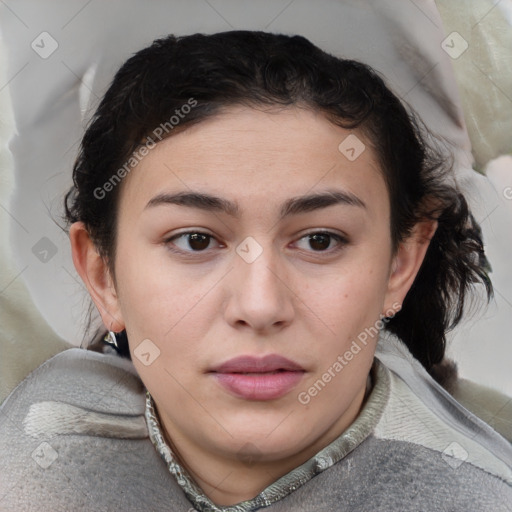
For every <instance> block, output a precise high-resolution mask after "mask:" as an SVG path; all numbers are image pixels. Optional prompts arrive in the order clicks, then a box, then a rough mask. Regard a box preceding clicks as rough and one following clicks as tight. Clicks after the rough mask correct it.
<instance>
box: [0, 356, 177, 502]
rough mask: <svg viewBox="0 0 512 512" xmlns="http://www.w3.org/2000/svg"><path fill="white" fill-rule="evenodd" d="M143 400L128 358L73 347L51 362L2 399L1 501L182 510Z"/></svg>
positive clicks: (47, 362)
mask: <svg viewBox="0 0 512 512" xmlns="http://www.w3.org/2000/svg"><path fill="white" fill-rule="evenodd" d="M144 409H145V388H144V386H143V384H142V382H141V381H140V379H139V377H138V376H137V373H136V371H135V368H134V367H133V364H132V363H131V362H130V361H129V360H127V359H122V358H120V357H119V356H117V355H107V354H100V353H97V352H91V351H87V350H84V349H77V348H73V349H69V350H65V351H63V352H61V353H59V354H57V355H56V356H54V357H52V358H51V359H49V360H48V361H46V362H45V363H44V364H42V365H41V366H40V367H39V368H37V369H36V370H34V371H33V372H32V373H31V374H30V375H29V376H28V377H27V378H26V379H25V380H24V381H23V382H22V383H21V384H19V385H18V387H17V388H16V389H15V390H14V391H13V392H12V393H11V394H10V395H9V397H8V398H7V399H6V400H5V401H4V403H3V404H2V406H1V408H0V460H2V473H4V472H5V474H2V478H0V496H1V497H2V499H1V503H2V510H13V511H14V510H16V511H20V510H69V505H70V504H71V503H73V504H74V507H75V508H74V510H115V509H117V508H119V509H121V510H127V511H131V510H143V509H144V510H168V509H169V508H168V507H169V506H170V509H173V506H174V505H175V506H176V508H175V510H181V508H182V507H181V505H179V504H180V503H183V504H185V503H186V502H184V501H183V497H182V495H181V491H179V489H177V488H176V485H175V484H174V483H173V481H172V479H171V477H170V474H169V472H168V471H167V470H166V467H165V464H164V463H163V461H162V460H161V459H160V458H159V457H158V455H157V454H156V452H155V450H154V448H153V446H152V445H151V441H150V440H149V438H148V433H147V426H146V423H145V419H144ZM169 504H170V505H169ZM184 510H187V508H185V509H184Z"/></svg>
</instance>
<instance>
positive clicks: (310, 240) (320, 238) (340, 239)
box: [299, 231, 348, 252]
mask: <svg viewBox="0 0 512 512" xmlns="http://www.w3.org/2000/svg"><path fill="white" fill-rule="evenodd" d="M333 239H334V240H335V241H336V242H337V243H338V246H337V247H336V248H334V249H331V250H329V247H330V245H331V242H332V240H333ZM300 240H305V241H306V243H307V244H309V246H310V247H312V248H313V249H314V252H335V251H338V250H341V249H342V248H343V247H344V246H345V245H346V244H347V243H348V240H347V239H346V238H345V237H344V236H342V235H338V234H337V233H332V232H330V231H315V232H312V233H308V234H306V235H305V236H303V237H302V238H301V239H300ZM300 240H299V242H300Z"/></svg>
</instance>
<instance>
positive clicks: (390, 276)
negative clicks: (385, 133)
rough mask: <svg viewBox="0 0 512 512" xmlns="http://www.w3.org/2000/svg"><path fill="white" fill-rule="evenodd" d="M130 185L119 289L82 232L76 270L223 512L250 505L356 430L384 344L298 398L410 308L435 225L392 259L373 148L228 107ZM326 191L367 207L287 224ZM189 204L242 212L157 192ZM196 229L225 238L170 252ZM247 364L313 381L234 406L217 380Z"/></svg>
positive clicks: (290, 115) (157, 154)
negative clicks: (271, 365) (230, 205)
mask: <svg viewBox="0 0 512 512" xmlns="http://www.w3.org/2000/svg"><path fill="white" fill-rule="evenodd" d="M350 133H354V134H356V135H357V136H358V137H359V138H360V140H362V141H363V142H364V143H365V145H366V149H365V151H363V153H362V154H361V155H360V156H359V157H358V158H357V159H355V160H354V161H349V160H348V159H347V158H346V157H345V155H344V154H342V153H341V152H340V151H339V150H338V146H339V144H340V143H341V142H342V141H343V140H344V139H345V138H346V137H347V136H348V135H349V134H350ZM122 187H123V188H122V191H121V192H122V193H121V199H120V205H119V206H120V208H119V219H118V228H119V231H118V239H117V247H118V249H117V259H116V261H115V274H116V276H115V277H116V279H115V280H114V279H113V278H112V276H110V275H109V273H108V270H107V267H106V265H105V262H104V261H103V260H102V259H101V258H100V257H99V255H98V253H97V251H96V248H95V247H94V245H93V243H92V242H91V240H90V238H89V236H88V234H87V231H86V230H85V228H84V225H83V224H82V223H80V222H78V223H75V224H73V225H72V226H71V230H70V240H71V246H72V254H73V261H74V264H75V267H76V269H77V271H78V273H79V274H80V276H81V277H82V279H83V281H84V283H85V284H86V286H87V287H88V290H89V293H90V295H91V297H92V299H93V300H94V302H95V304H96V306H97V308H98V310H99V312H100V314H101V315H102V319H103V322H104V324H105V326H106V327H107V328H110V329H112V330H114V331H121V330H122V329H123V328H126V331H127V334H128V338H129V343H130V350H131V352H132V359H133V362H134V365H135V367H136V369H137V371H138V372H139V375H140V377H141V379H142V381H143V382H144V384H145V385H146V387H147V388H148V390H149V391H150V393H151V394H152V396H153V398H154V400H155V403H156V406H157V410H158V414H159V416H160V418H161V421H162V423H163V427H164V430H165V433H166V436H167V440H168V443H169V444H170V445H171V447H172V448H173V450H174V451H175V453H176V454H177V456H178V458H179V459H180V461H181V463H182V464H183V465H184V466H185V467H186V468H187V469H188V470H189V472H190V473H191V474H192V476H193V478H194V479H195V480H196V482H197V483H198V484H199V485H200V486H201V488H202V489H203V490H204V492H205V494H206V495H207V496H209V497H210V499H212V501H214V502H215V503H216V504H218V505H231V504H235V503H238V502H240V501H243V500H246V499H250V498H252V497H254V496H256V495H257V494H258V493H259V492H261V491H262V490H263V489H264V488H265V487H267V486H268V485H269V484H271V483H272V482H274V481H275V480H276V479H277V478H279V477H280V476H282V475H284V474H286V473H287V472H289V471H290V470H292V469H293V468H295V467H297V466H298V465H300V464H301V463H303V462H304V461H306V460H307V459H308V458H310V457H312V456H313V455H314V454H316V453H317V452H318V451H319V450H320V449H321V448H323V447H325V446H326V445H328V444H329V443H330V442H332V441H333V440H334V439H335V438H336V437H338V436H339V435H340V434H341V433H342V432H343V431H344V430H345V429H346V428H347V427H348V426H349V425H350V424H351V423H352V422H353V420H354V419H355V417H356V416H357V414H358V412H359V411H360V409H361V406H362V404H363V398H364V393H365V387H366V381H367V376H368V373H369V370H370V368H371V365H372V362H373V356H374V351H375V344H376V339H369V342H368V343H367V345H366V347H364V348H363V350H361V351H360V352H359V353H358V354H357V355H356V356H354V358H353V359H352V360H351V361H350V362H349V363H348V364H347V366H345V367H344V369H343V371H342V372H340V373H339V374H337V375H336V377H335V378H333V379H332V380H331V382H329V383H328V385H326V386H325V387H324V388H323V390H322V391H321V392H320V393H318V394H317V396H315V397H313V398H312V399H311V400H310V401H309V403H307V404H306V405H303V404H302V403H300V402H299V400H298V398H297V397H298V394H299V393H300V392H303V391H307V390H308V389H309V388H310V387H311V386H312V385H313V384H314V383H315V381H317V380H318V379H319V378H321V376H322V374H323V373H325V372H326V371H327V369H328V368H329V367H331V366H332V365H333V363H334V362H335V361H336V360H337V357H338V356H339V355H342V354H344V353H345V352H346V351H347V350H348V349H349V347H350V344H351V342H352V341H353V340H354V339H356V337H357V335H358V334H359V333H361V332H363V331H364V329H365V328H369V327H371V326H373V325H374V324H375V322H376V321H377V320H379V318H380V315H381V314H389V311H390V310H391V309H393V308H395V310H396V306H397V304H398V305H399V304H402V302H403V299H404V297H405V295H406V293H407V291H408V290H409V288H410V286H411V285H412V282H413V280H414V278H415V276H416V274H417V272H418V270H419V267H420V265H421V262H422V260H423V258H424V255H425V252H426V250H427V247H428V243H429V240H430V238H431V237H432V235H433V233H434V231H435V228H436V225H435V223H432V222H422V223H419V224H417V225H416V227H415V229H414V230H413V233H412V235H411V237H410V239H408V240H406V241H405V242H404V243H403V244H402V245H401V246H400V247H399V249H398V251H397V252H396V253H395V254H392V249H391V238H390V224H389V222H390V205H389V196H388V193H387V189H386V185H385V182H384V179H383V177H382V174H381V171H380V169H379V164H378V161H377V159H376V156H375V154H374V153H373V151H372V149H371V147H370V144H369V143H367V141H365V140H364V138H363V137H362V135H360V134H359V133H358V132H357V131H352V132H349V131H347V130H344V129H343V128H340V127H337V126H334V125H332V124H331V123H329V122H328V121H327V120H326V119H325V118H324V117H323V116H322V115H320V114H317V113H313V112H311V111H309V110H305V109H299V108H297V107H290V108H286V109H281V110H276V109H274V110H273V111H266V112H263V111H260V110H255V109H251V108H249V107H232V108H229V109H227V110H226V111H225V113H223V114H221V115H218V116H216V117H214V118H210V119H208V120H206V121H204V122H202V123H199V124H198V125H196V126H193V127H190V128H188V129H186V130H184V131H182V132H180V133H178V134H175V135H173V136H171V137H169V138H168V139H166V140H164V141H162V142H160V143H159V144H157V146H156V147H155V148H154V149H153V150H151V151H150V152H149V154H148V155H147V156H146V157H144V159H143V160H142V161H141V162H140V163H139V164H138V166H137V167H136V168H135V169H134V170H133V171H132V172H131V173H130V175H128V176H127V177H126V178H125V180H124V182H123V184H122ZM327 189H337V190H341V191H344V192H349V193H351V194H353V195H355V196H357V198H359V199H360V200H361V201H362V202H363V203H364V204H365V207H361V206H357V205H350V204H335V205H331V206H328V207H324V208H320V209H316V210H314V211H309V212H305V213H304V212H303V213H299V214H295V215H290V216H287V217H285V218H283V219H280V217H279V210H280V207H281V205H282V204H283V203H284V202H285V201H286V200H288V199H290V198H292V197H297V196H303V195H306V194H312V193H318V192H325V191H326V190H327ZM179 191H185V192H190V191H200V192H203V193H209V194H213V195H216V196H220V197H222V198H225V199H228V200H230V201H233V202H237V203H238V207H239V210H240V211H239V216H238V217H231V216H230V215H228V214H227V213H225V212H220V211H213V212H212V211H206V210H202V209H199V208H192V207H188V206H183V205H176V204H160V205H158V206H154V207H149V208H145V207H146V204H147V203H148V202H149V200H150V199H151V198H153V197H154V196H156V195H157V194H160V193H162V192H167V193H175V192H179ZM187 231H190V232H197V231H199V232H204V233H207V234H210V235H212V238H210V239H209V242H208V239H206V241H204V243H203V244H197V243H196V244H194V243H192V244H189V243H188V242H189V240H188V238H187V237H183V236H182V237H181V238H176V239H174V240H173V241H171V242H170V241H168V239H169V238H170V237H172V236H173V235H177V234H183V233H184V232H187ZM318 231H321V232H324V231H329V232H332V233H334V234H339V235H343V236H344V237H345V238H346V240H347V241H346V242H343V243H342V242H338V241H337V240H336V239H335V238H330V239H329V238H327V239H323V241H321V243H320V244H316V245H315V243H312V242H311V240H309V239H308V237H306V234H307V233H311V232H318ZM247 237H252V238H253V239H254V240H256V241H257V243H258V244H259V246H260V247H261V249H262V253H261V254H260V255H259V256H258V257H257V258H256V259H255V261H253V262H252V263H247V262H246V261H245V260H244V259H243V258H242V257H240V256H239V254H238V253H237V252H236V248H237V246H239V245H240V244H241V243H242V242H243V241H244V240H245V239H246V238H247ZM308 240H309V241H308ZM198 247H199V250H198V249H197V248H198ZM202 247H204V248H205V249H204V250H203V251H202V252H201V248H202ZM170 248H174V249H176V250H180V249H181V251H182V253H180V254H178V253H175V252H172V251H171V250H170ZM194 250H195V252H194ZM187 251H188V252H187ZM114 283H117V286H116V285H115V284H114ZM146 339H149V340H151V342H152V343H153V344H154V346H156V347H158V349H159V351H160V354H159V356H158V357H156V359H155V360H154V361H153V362H152V363H151V364H150V365H148V366H146V365H144V364H142V362H141V360H139V358H138V357H136V355H135V354H134V350H135V349H136V348H137V347H138V345H139V344H140V343H141V342H142V341H143V340H146ZM152 346H153V345H152ZM248 354H250V355H258V356H261V355H265V354H281V355H284V356H285V357H287V358H289V359H292V360H294V361H296V362H297V363H299V364H300V365H301V366H302V367H303V368H304V369H305V370H306V371H305V373H304V375H303V378H302V380H301V381H300V382H299V384H298V385H297V386H296V387H295V388H294V389H293V390H292V391H290V392H289V393H288V394H286V395H285V396H283V397H281V398H278V399H275V400H269V401H254V400H245V399H242V398H238V397H235V396H233V395H232V394H230V393H229V392H227V391H226V390H225V389H224V388H223V387H221V386H220V385H219V384H218V383H217V382H216V380H215V379H214V378H213V377H212V375H211V374H208V373H207V372H208V370H209V369H211V368H212V367H213V366H214V365H217V364H220V363H223V362H225V361H227V360H229V359H231V358H233V357H235V356H240V355H248ZM248 458H249V459H250V462H248V460H247V459H248Z"/></svg>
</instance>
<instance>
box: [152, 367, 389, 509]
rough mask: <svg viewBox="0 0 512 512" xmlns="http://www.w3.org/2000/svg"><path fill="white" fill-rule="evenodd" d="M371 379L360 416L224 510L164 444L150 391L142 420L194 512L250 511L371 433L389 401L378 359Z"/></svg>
mask: <svg viewBox="0 0 512 512" xmlns="http://www.w3.org/2000/svg"><path fill="white" fill-rule="evenodd" d="M370 376H371V380H372V384H373V385H372V387H371V389H370V391H369V393H368V394H367V397H366V399H365V402H364V404H363V406H362V408H361V411H360V412H359V415H358V416H357V418H356V419H355V420H354V421H353V422H352V424H351V425H350V426H349V427H348V428H347V429H346V430H345V431H344V432H343V433H342V434H341V435H340V436H339V437H338V438H336V439H335V440H334V441H333V442H332V443H330V444H329V445H327V446H326V447H325V448H323V449H322V450H320V451H319V452H318V453H317V454H316V455H314V456H313V457H311V458H310V459H308V460H307V461H306V462H304V463H303V464H301V465H300V466H298V467H296V468H295V469H293V470H292V471H290V472H289V473H287V474H286V475H284V476H282V477H281V478H279V479H278V480H276V481H275V482H274V483H272V484H270V485H269V486H268V487H267V488H266V489H264V490H263V491H262V492H260V493H259V494H258V495H257V496H255V497H254V498H252V499H250V500H246V501H243V502H240V503H237V504H236V505H230V506H225V507H222V506H217V505H215V504H214V503H213V502H212V501H211V500H210V499H209V498H208V497H207V496H206V495H205V494H204V493H203V491H202V490H201V488H200V487H199V486H198V485H197V484H196V483H195V481H194V480H193V479H192V477H191V476H190V474H189V473H188V472H187V470H186V469H185V468H184V467H183V466H181V465H180V464H179V462H178V460H177V459H176V457H175V456H174V454H173V452H172V450H171V449H170V447H169V445H168V444H167V443H166V441H165V438H164V435H163V431H162V427H161V425H160V421H159V419H158V415H157V413H156V408H155V403H154V401H153V398H152V397H151V395H150V394H149V391H146V408H145V417H146V423H147V425H148V431H149V437H150V439H151V442H152V443H153V445H154V447H155V448H156V450H157V452H158V453H159V454H160V456H161V457H162V459H163V460H164V461H165V463H166V465H167V468H168V470H169V472H170V473H171V474H172V475H173V477H174V478H175V479H176V481H177V482H178V484H179V485H180V486H181V488H182V489H183V492H184V493H185V495H186V496H187V498H188V499H189V500H190V502H191V503H192V504H193V506H194V507H195V508H196V509H197V510H199V511H201V512H250V511H252V510H257V509H259V508H261V507H265V506H268V505H271V504H272V503H275V502H277V501H279V500H281V499H282V498H284V497H285V496H287V495H288V494H290V493H292V492H293V491H295V490H296V489H298V488H299V487H300V486H302V485H304V484H305V483H306V482H308V481H309V480H311V479H312V478H313V477H314V476H315V475H317V474H319V473H321V472H322V471H325V470H326V469H328V468H330V467H331V466H333V465H334V464H336V463H337V462H339V461H340V460H342V459H343V458H344V457H345V456H346V455H347V454H348V453H350V452H351V451H352V450H354V449H355V448H356V447H357V446H358V445H360V444H361V443H362V442H363V441H364V440H365V439H366V438H367V437H368V436H369V435H370V434H371V432H372V431H373V429H374V427H375V426H376V425H377V423H378V421H379V420H380V418H381V416H382V413H383V411H384V408H385V406H386V404H387V402H388V399H389V393H390V377H389V370H388V369H387V368H386V367H385V366H384V365H383V364H382V363H381V362H380V361H379V360H378V359H374V362H373V366H372V369H371V372H370Z"/></svg>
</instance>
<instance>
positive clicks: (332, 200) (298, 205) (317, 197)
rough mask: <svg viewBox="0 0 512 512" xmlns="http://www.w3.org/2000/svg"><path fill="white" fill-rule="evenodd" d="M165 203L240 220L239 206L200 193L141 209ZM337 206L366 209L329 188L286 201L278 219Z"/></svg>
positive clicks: (165, 196) (156, 200)
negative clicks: (218, 213) (217, 213)
mask: <svg viewBox="0 0 512 512" xmlns="http://www.w3.org/2000/svg"><path fill="white" fill-rule="evenodd" d="M167 204H176V205H179V206H187V207H189V208H198V209H200V210H205V211H212V212H223V213H226V214H228V215H230V216H231V217H240V207H239V205H238V203H236V202H233V201H230V200H228V199H225V198H222V197H217V196H214V195H211V194H207V193H202V192H177V193H175V194H169V193H161V194H158V195H156V196H155V197H153V198H152V199H151V200H150V201H149V202H148V203H147V204H146V206H145V207H144V210H146V209H148V208H153V207H155V206H160V205H167ZM337 204H343V205H348V206H357V207H360V208H364V209H365V208H366V204H365V203H364V202H363V201H362V200H361V199H360V198H359V197H357V196H356V195H354V194H353V193H351V192H348V191H344V190H338V189H329V190H327V191H325V192H321V193H316V194H308V195H305V196H298V197H292V198H290V199H287V200H286V201H285V202H284V203H283V205H282V206H281V210H280V218H281V219H283V218H285V217H288V216H290V215H297V214H300V213H307V212H312V211H314V210H319V209H321V208H327V207H329V206H333V205H337Z"/></svg>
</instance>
